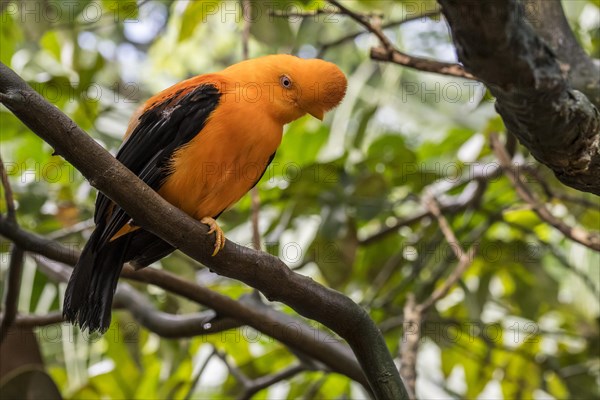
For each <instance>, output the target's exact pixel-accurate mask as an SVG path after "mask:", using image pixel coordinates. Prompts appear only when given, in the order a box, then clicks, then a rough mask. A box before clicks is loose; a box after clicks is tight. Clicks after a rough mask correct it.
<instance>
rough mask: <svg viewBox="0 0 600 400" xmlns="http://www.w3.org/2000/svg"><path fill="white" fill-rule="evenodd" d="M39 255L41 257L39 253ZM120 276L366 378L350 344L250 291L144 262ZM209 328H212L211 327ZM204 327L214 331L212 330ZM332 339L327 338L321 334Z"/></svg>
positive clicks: (22, 235) (40, 243) (36, 244)
mask: <svg viewBox="0 0 600 400" xmlns="http://www.w3.org/2000/svg"><path fill="white" fill-rule="evenodd" d="M0 235H2V236H4V237H6V238H8V239H10V240H12V241H14V242H15V243H16V244H17V245H19V246H20V247H22V248H23V250H25V251H28V252H35V253H36V254H39V255H41V256H44V257H47V258H49V259H52V260H54V261H58V262H61V263H64V264H67V265H71V266H72V265H75V263H76V262H77V259H78V258H79V250H77V249H71V248H68V247H66V246H63V245H62V244H60V243H58V242H52V241H44V240H43V238H42V237H40V236H38V235H36V234H34V233H30V232H26V231H24V230H22V229H20V228H19V227H18V226H16V227H15V226H12V225H8V224H6V223H0ZM36 260H37V261H40V260H39V257H36ZM55 264H56V263H53V264H52V263H45V264H44V267H45V271H44V272H45V273H46V275H51V277H52V279H55V280H58V281H65V282H66V281H67V280H68V276H69V273H68V272H66V271H65V270H64V269H63V268H61V267H60V266H58V265H55ZM121 276H122V277H124V278H126V279H131V280H134V281H138V282H144V283H148V284H152V285H155V286H158V287H160V288H162V289H164V290H166V291H169V292H171V293H174V294H177V295H180V296H182V297H185V298H187V299H189V300H191V301H194V302H197V303H199V304H202V305H204V306H206V307H209V308H211V309H212V310H214V311H215V312H216V313H217V314H218V315H219V316H221V317H230V318H234V319H236V320H237V321H238V322H239V323H240V324H246V325H248V326H251V327H253V328H254V329H256V330H257V331H260V332H263V333H265V334H266V335H269V336H270V337H272V338H274V339H277V340H279V341H280V342H282V343H284V344H285V345H287V346H289V347H290V348H291V349H295V350H297V351H298V352H299V353H303V354H306V355H308V356H310V357H313V358H314V359H315V360H318V361H319V362H321V363H323V364H324V365H325V366H327V367H328V368H330V369H331V370H333V371H336V372H339V373H341V374H344V375H346V376H348V377H349V378H351V379H354V380H355V381H357V382H359V383H362V384H363V385H364V386H365V387H367V386H368V383H367V381H366V379H365V376H364V374H363V373H362V371H361V369H360V367H359V365H358V363H357V361H356V359H355V358H354V357H353V355H352V353H351V352H350V351H349V349H348V347H347V346H345V345H344V344H342V343H338V342H336V341H335V340H331V339H332V338H330V337H329V335H328V334H326V333H324V332H322V331H321V330H319V329H313V328H311V327H309V326H308V325H306V324H305V323H304V322H303V321H301V320H299V319H297V318H294V317H292V316H290V315H288V314H285V313H282V312H279V311H276V310H274V309H273V308H271V307H268V306H267V305H265V304H263V303H260V304H259V303H258V302H256V301H254V299H253V298H251V297H248V298H245V299H243V301H236V300H233V299H231V298H229V297H227V296H223V295H221V294H219V293H216V292H213V291H211V290H209V289H207V288H206V287H204V286H200V285H198V284H195V283H193V282H189V281H186V280H183V279H181V278H179V277H177V276H175V275H173V274H171V273H169V272H166V271H161V270H156V269H152V268H146V269H143V270H140V271H134V270H133V268H131V267H130V266H127V265H126V266H125V268H123V271H122V272H121ZM211 329H213V328H212V327H211ZM205 333H210V330H208V331H207V332H205ZM323 339H328V340H323Z"/></svg>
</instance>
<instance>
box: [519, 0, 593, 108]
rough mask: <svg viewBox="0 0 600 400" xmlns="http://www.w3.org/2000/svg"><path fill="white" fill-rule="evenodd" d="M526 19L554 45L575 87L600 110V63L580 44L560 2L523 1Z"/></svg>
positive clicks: (557, 0)
mask: <svg viewBox="0 0 600 400" xmlns="http://www.w3.org/2000/svg"><path fill="white" fill-rule="evenodd" d="M523 3H524V5H525V11H526V12H525V16H526V17H527V21H529V23H530V24H531V26H533V29H535V31H536V33H537V34H538V35H539V36H540V37H541V38H542V39H543V40H544V41H545V42H546V44H548V46H550V48H551V49H552V51H554V53H555V54H556V57H557V58H558V59H559V60H560V62H561V64H564V65H566V66H568V74H569V80H570V81H571V83H572V85H573V87H574V88H575V89H577V90H579V91H580V92H582V93H583V94H585V95H586V96H587V98H588V99H590V101H591V102H592V103H594V105H595V106H596V108H598V107H600V90H599V89H598V88H600V60H594V59H592V58H591V57H590V56H588V55H587V54H586V53H585V51H584V50H583V49H582V48H581V46H580V45H579V42H577V39H576V38H575V35H574V34H573V31H572V30H571V27H570V26H569V22H568V21H567V18H566V16H565V12H564V10H563V7H562V4H561V2H560V0H523Z"/></svg>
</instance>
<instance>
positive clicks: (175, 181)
mask: <svg viewBox="0 0 600 400" xmlns="http://www.w3.org/2000/svg"><path fill="white" fill-rule="evenodd" d="M345 91H346V78H345V77H344V74H343V73H342V72H341V71H340V69H339V68H338V67H337V66H335V65H334V64H331V63H328V62H325V61H322V60H316V59H313V60H304V59H300V58H297V57H294V56H289V55H274V56H267V57H261V58H257V59H253V60H248V61H244V62H241V63H238V64H235V65H232V66H230V67H229V68H226V69H225V70H223V71H221V72H218V73H213V74H206V75H199V76H197V77H194V78H191V79H188V80H185V81H183V82H180V83H178V84H176V85H174V86H172V87H170V88H168V89H166V90H164V91H163V92H161V93H159V94H157V95H155V96H153V97H152V98H150V99H149V100H148V101H147V102H146V103H145V104H144V106H143V107H142V108H141V109H140V110H139V111H138V112H136V113H135V115H134V116H133V117H132V120H131V122H130V125H129V127H128V129H127V132H126V136H125V141H124V143H123V145H122V146H121V149H120V150H119V153H118V154H117V159H119V160H120V161H121V162H122V163H123V164H124V165H125V166H127V167H128V168H129V169H131V170H132V171H133V172H134V173H136V174H137V175H138V176H139V177H140V178H141V179H142V180H144V181H145V182H146V183H147V184H148V185H150V186H151V187H152V188H153V189H155V190H157V191H158V193H159V194H160V195H161V196H163V197H164V198H165V199H166V200H168V201H169V202H170V203H171V204H173V205H175V206H177V207H179V208H180V209H182V210H183V211H185V212H186V213H187V214H189V215H191V216H192V217H194V218H196V219H198V220H200V221H202V222H205V223H207V224H209V225H210V226H211V232H212V231H215V232H216V233H217V238H216V243H215V254H216V253H217V252H218V251H219V249H220V248H222V246H223V245H224V238H223V236H222V231H221V230H220V228H218V226H217V225H216V222H215V221H214V219H216V218H217V217H218V216H219V215H220V214H221V213H222V212H223V211H224V210H226V209H228V208H229V207H231V206H232V205H233V204H234V203H235V202H237V201H238V200H239V199H240V198H241V197H242V196H243V195H244V194H245V193H246V192H247V191H248V190H250V189H251V188H252V187H253V186H254V185H255V184H256V183H257V182H258V180H259V179H260V177H261V176H262V174H263V173H264V171H265V169H266V168H267V166H268V164H269V163H270V161H271V160H272V158H273V156H274V155H275V151H276V150H277V147H278V146H279V144H280V142H281V137H282V133H283V126H284V125H285V124H287V123H289V122H291V121H293V120H295V119H297V118H300V117H301V116H303V115H305V114H307V113H309V114H311V115H313V116H315V117H317V118H319V119H322V118H323V115H324V113H325V112H326V111H328V110H330V109H331V108H333V107H335V106H336V105H337V104H339V102H340V101H341V100H342V98H343V97H344V94H345ZM95 222H96V225H97V226H96V229H95V231H94V232H93V234H92V236H91V238H90V240H89V241H88V243H87V245H86V247H85V248H84V250H83V252H82V256H81V257H80V260H79V262H78V263H77V266H76V267H75V271H74V273H73V275H72V277H71V280H70V282H69V286H68V288H67V292H66V295H65V307H64V314H65V316H66V318H67V319H69V320H71V321H74V322H78V323H79V324H80V325H81V326H82V327H88V328H89V329H90V330H91V331H93V330H105V329H107V328H108V325H109V323H110V307H111V304H112V295H113V293H114V290H115V288H116V282H117V279H118V275H119V273H120V270H121V268H122V264H123V263H124V262H127V261H130V262H132V263H133V264H134V265H136V266H137V267H144V266H147V265H149V264H150V263H152V262H154V261H156V260H158V259H160V258H162V257H164V256H165V255H167V254H169V253H170V252H172V251H173V250H174V248H173V247H171V246H170V245H169V244H168V243H166V242H164V241H162V240H161V239H160V238H158V237H156V236H154V235H153V234H151V233H150V232H148V231H145V230H144V229H143V228H140V227H138V226H136V225H135V222H134V221H131V219H130V218H129V217H128V216H127V214H126V213H125V212H124V210H122V209H121V208H120V207H119V206H118V205H116V204H114V203H112V202H111V201H110V200H109V199H108V198H106V197H105V196H103V195H102V194H99V196H98V199H97V202H96V214H95Z"/></svg>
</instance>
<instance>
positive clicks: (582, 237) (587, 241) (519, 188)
mask: <svg viewBox="0 0 600 400" xmlns="http://www.w3.org/2000/svg"><path fill="white" fill-rule="evenodd" d="M490 140H491V145H492V149H493V151H494V154H495V155H496V157H497V158H498V161H499V162H500V166H501V167H502V169H503V170H504V173H505V174H506V176H507V177H508V179H509V180H510V182H511V183H512V185H513V187H514V188H515V190H516V192H517V194H518V195H519V197H520V198H521V199H522V200H523V201H525V202H526V203H527V204H529V206H531V209H532V210H533V211H534V212H535V213H536V214H537V215H538V217H540V219H541V220H542V221H545V222H546V223H548V224H550V225H552V226H553V227H554V228H556V229H557V230H559V231H560V232H561V233H562V234H563V235H565V236H566V237H568V238H569V239H571V240H573V241H575V242H577V243H580V244H582V245H584V246H586V247H589V248H590V249H593V250H596V251H600V236H599V235H598V234H597V233H592V232H588V231H587V230H585V229H583V228H580V227H572V226H569V225H567V224H566V223H564V222H563V221H561V220H560V219H558V218H556V217H555V216H554V215H552V213H551V212H550V210H548V208H547V207H546V206H545V205H544V204H542V203H541V202H540V201H539V200H538V199H537V198H536V196H535V195H534V194H533V193H532V192H531V191H530V190H529V188H528V187H527V185H526V184H525V183H524V182H523V181H522V180H521V176H520V175H519V173H518V171H516V170H515V168H513V165H512V164H511V159H510V157H509V155H508V153H507V151H506V148H505V147H504V145H503V144H502V143H501V142H500V139H499V137H498V135H497V134H492V135H491V137H490Z"/></svg>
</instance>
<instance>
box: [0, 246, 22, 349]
mask: <svg viewBox="0 0 600 400" xmlns="http://www.w3.org/2000/svg"><path fill="white" fill-rule="evenodd" d="M24 254H25V253H24V251H23V249H21V248H20V247H19V246H17V245H15V244H13V248H12V251H11V252H10V264H9V266H8V279H7V280H6V292H5V299H4V315H3V318H2V322H1V323H0V343H2V341H3V340H4V338H5V337H6V334H7V333H8V330H9V329H10V327H11V325H12V323H13V322H14V320H15V317H16V315H17V306H18V305H19V293H20V291H21V277H22V275H23V258H24Z"/></svg>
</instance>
